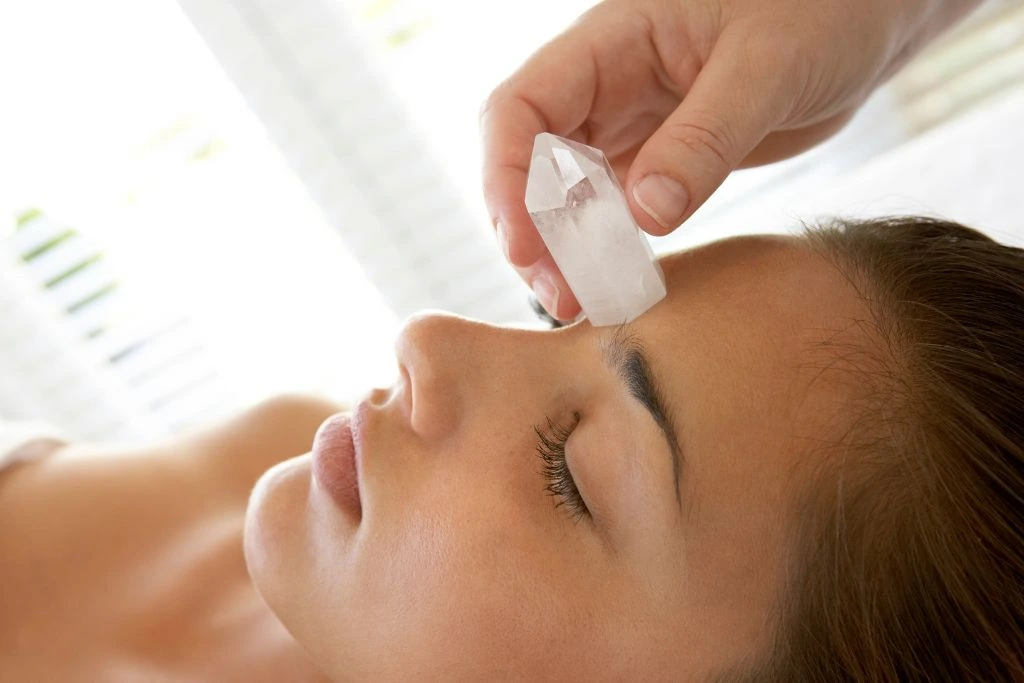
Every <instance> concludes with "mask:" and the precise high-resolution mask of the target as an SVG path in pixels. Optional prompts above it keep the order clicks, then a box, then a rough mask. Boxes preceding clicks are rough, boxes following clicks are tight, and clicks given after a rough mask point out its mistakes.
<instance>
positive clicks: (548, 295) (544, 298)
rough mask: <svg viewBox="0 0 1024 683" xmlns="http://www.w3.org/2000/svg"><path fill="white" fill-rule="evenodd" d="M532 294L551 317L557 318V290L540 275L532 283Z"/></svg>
mask: <svg viewBox="0 0 1024 683" xmlns="http://www.w3.org/2000/svg"><path fill="white" fill-rule="evenodd" d="M533 293H534V295H535V296H536V297H537V301H539V302H540V303H541V305H542V306H543V307H544V309H545V310H547V312H548V313H550V314H551V317H553V318H557V317H558V314H557V313H556V312H555V309H556V308H558V288H557V287H555V286H554V285H553V284H551V281H550V280H548V279H547V278H546V277H544V276H543V275H542V276H541V277H538V278H537V279H535V280H534V281H533Z"/></svg>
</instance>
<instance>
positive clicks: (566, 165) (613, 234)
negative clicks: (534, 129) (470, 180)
mask: <svg viewBox="0 0 1024 683" xmlns="http://www.w3.org/2000/svg"><path fill="white" fill-rule="evenodd" d="M526 209H527V211H529V212H530V216H531V217H532V218H533V222H534V223H535V224H536V226H537V230H538V231H539V232H540V236H541V237H542V238H543V239H544V244H546V245H547V247H548V251H550V252H551V256H552V257H553V258H554V260H555V263H556V264H558V268H559V269H560V270H561V271H562V275H564V276H565V279H566V281H567V282H568V283H569V287H570V288H572V292H573V294H575V295H576V299H577V300H578V301H579V302H580V306H582V307H583V313H584V315H586V316H587V318H588V319H589V320H590V322H591V324H593V325H618V324H621V323H625V322H630V321H632V320H633V319H635V318H636V317H637V316H639V315H640V314H641V313H643V312H644V311H646V310H647V309H649V308H650V307H651V306H653V305H654V304H656V303H658V302H659V301H661V300H662V299H663V298H664V297H665V276H664V274H663V273H662V272H661V266H659V265H658V262H657V261H656V260H655V258H654V252H653V251H652V250H651V246H650V244H648V243H647V239H646V237H645V236H644V234H643V233H642V232H641V231H640V227H639V226H638V225H637V224H636V221H634V220H633V215H632V214H631V213H630V212H629V205H628V204H627V203H626V197H625V194H624V193H623V192H622V186H620V185H619V181H618V179H616V177H615V173H613V172H612V169H611V166H609V165H608V160H607V159H606V158H605V156H604V154H603V153H602V152H601V150H599V149H595V148H593V147H588V146H586V145H584V144H581V143H579V142H574V141H572V140H566V139H565V138H560V137H558V136H557V135H552V134H550V133H541V134H540V135H538V136H537V139H536V141H535V142H534V145H533V160H532V161H531V162H530V174H529V178H528V180H527V182H526Z"/></svg>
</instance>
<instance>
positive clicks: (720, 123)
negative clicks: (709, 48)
mask: <svg viewBox="0 0 1024 683" xmlns="http://www.w3.org/2000/svg"><path fill="white" fill-rule="evenodd" d="M750 51H751V50H750V47H749V45H748V46H736V47H735V48H730V47H729V46H727V45H724V44H722V43H721V42H720V43H719V45H718V47H717V48H716V50H715V51H714V52H713V53H712V54H711V57H710V59H709V60H708V62H707V63H706V64H705V66H704V68H703V69H701V71H700V74H699V75H698V76H697V79H696V80H695V81H694V83H693V86H692V87H691V88H690V90H689V92H688V93H686V95H685V96H684V98H683V101H682V102H681V103H680V105H679V106H678V107H677V108H676V110H675V111H674V112H672V114H671V115H670V116H669V117H668V119H666V120H665V122H664V123H663V124H662V125H661V127H660V128H658V130H657V131H655V133H654V135H652V136H651V137H650V139H648V140H647V142H646V143H645V144H644V145H643V147H641V148H640V151H639V153H638V154H637V156H636V159H635V160H634V162H633V165H632V166H631V167H630V170H629V174H628V177H627V187H629V188H632V189H631V191H630V192H629V194H630V205H631V208H632V210H633V215H634V216H635V217H636V219H637V222H638V223H639V224H640V226H641V227H642V228H643V229H644V230H645V231H646V232H648V233H650V234H652V235H666V234H668V233H670V232H671V231H673V230H674V229H675V228H676V227H677V226H678V225H679V224H680V223H682V222H683V220H685V219H686V218H687V217H689V216H690V215H691V214H693V212H694V211H696V210H697V208H698V207H699V206H700V205H701V204H703V203H704V202H705V201H707V199H708V197H710V196H711V194H712V193H713V192H714V191H715V190H716V189H718V186H719V185H721V184H722V181H724V180H725V178H726V177H727V176H728V175H729V173H731V172H732V171H733V169H735V168H736V167H737V166H739V165H740V163H741V162H742V161H743V159H744V157H746V156H747V155H748V154H749V153H750V152H751V150H753V149H754V148H755V147H756V146H757V145H758V143H760V142H761V140H763V139H764V137H765V136H766V135H767V134H768V133H769V132H771V130H772V128H774V127H775V126H776V125H777V124H778V122H779V121H781V120H782V114H781V112H782V111H783V109H784V101H783V100H784V98H786V90H785V87H784V83H783V82H782V81H780V80H778V79H777V78H776V77H774V76H776V74H768V73H761V72H760V71H755V69H757V68H758V67H760V68H761V69H763V70H764V71H776V68H775V67H774V66H773V65H772V64H771V62H770V61H769V60H757V59H753V58H752V57H751V54H750ZM766 80H769V81H771V82H770V83H768V82H766ZM776 83H777V84H778V85H776ZM773 86H774V87H773Z"/></svg>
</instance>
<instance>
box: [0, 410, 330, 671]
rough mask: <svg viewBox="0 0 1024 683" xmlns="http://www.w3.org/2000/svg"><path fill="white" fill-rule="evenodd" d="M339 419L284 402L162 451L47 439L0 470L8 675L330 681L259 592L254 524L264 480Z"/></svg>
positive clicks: (2, 630)
mask: <svg viewBox="0 0 1024 683" xmlns="http://www.w3.org/2000/svg"><path fill="white" fill-rule="evenodd" d="M341 409H342V406H340V405H338V404H335V403H332V402H329V401H325V400H322V399H318V398H311V397H304V396H281V397H277V398H274V399H271V400H269V401H266V402H264V403H261V404H260V405H258V406H255V407H253V408H251V409H249V410H246V411H245V412H243V413H242V414H240V415H238V416H236V417H234V418H232V419H230V420H228V421H226V422H222V423H220V424H217V425H216V426H214V427H211V428H209V429H205V430H203V431H202V432H199V433H195V434H190V435H187V436H183V437H177V438H173V439H170V440H168V441H166V442H164V443H159V444H146V445H145V446H131V445H121V446H111V445H104V444H72V445H66V446H56V447H55V446H54V445H52V444H51V445H49V450H50V451H51V452H50V453H48V454H45V456H44V457H42V459H40V460H38V461H37V462H33V463H30V464H25V465H20V466H16V467H14V468H12V469H10V470H6V471H4V472H0V672H2V674H0V678H2V679H3V680H4V681H19V682H20V681H25V682H26V683H28V682H29V681H31V682H35V681H60V682H61V683H97V682H98V681H102V682H103V683H137V682H139V681H145V683H186V682H187V683H280V682H281V681H288V682H289V683H293V682H294V683H329V682H330V680H331V679H329V678H328V677H326V676H325V675H324V674H323V673H322V672H321V671H320V670H319V669H318V668H317V667H316V666H315V665H314V664H313V663H312V662H311V661H310V660H309V657H308V656H307V655H306V653H305V651H304V650H303V648H302V647H301V646H300V645H299V644H298V643H297V642H296V641H295V639H294V638H293V637H292V636H291V635H290V634H289V633H288V632H287V631H286V630H285V628H284V627H283V626H282V625H281V622H280V621H279V620H278V619H277V617H276V616H275V615H274V614H273V613H272V612H271V611H270V610H269V609H268V608H267V606H266V605H265V604H264V602H263V600H262V599H261V598H260V596H259V594H258V593H257V592H256V590H255V588H254V587H253V584H252V581H251V580H250V578H249V574H248V571H247V569H246V566H245V560H244V555H243V552H242V529H243V525H244V522H245V510H246V503H247V500H248V497H249V493H250V492H251V490H252V487H253V484H254V483H255V482H256V480H257V479H258V478H259V477H260V475H262V474H263V473H264V472H265V471H266V470H267V469H268V468H269V467H271V466H272V465H274V464H276V463H278V462H281V461H282V460H285V459H287V458H290V457H293V456H294V455H296V454H299V453H304V452H306V451H308V450H309V447H310V444H311V443H312V440H313V434H314V433H315V432H316V429H317V427H319V425H320V423H321V422H323V421H324V420H325V419H326V418H327V417H328V416H330V415H332V414H334V413H336V412H338V411H339V410H341ZM40 455H43V454H42V453H40Z"/></svg>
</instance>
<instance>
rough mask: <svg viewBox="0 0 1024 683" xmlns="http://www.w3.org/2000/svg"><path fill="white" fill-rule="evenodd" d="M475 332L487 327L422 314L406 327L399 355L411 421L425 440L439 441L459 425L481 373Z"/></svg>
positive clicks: (463, 320)
mask: <svg viewBox="0 0 1024 683" xmlns="http://www.w3.org/2000/svg"><path fill="white" fill-rule="evenodd" d="M475 327H487V326H486V325H484V324H483V323H476V322H472V321H469V320H466V319H464V318H459V317H457V316H454V315H449V314H444V313H418V314H416V315H413V316H412V317H410V318H409V319H408V320H406V322H405V324H404V325H403V326H402V330H401V332H400V333H399V335H398V340H397V342H396V343H395V356H396V357H397V358H398V365H399V368H400V369H401V371H402V374H403V376H404V377H405V378H406V381H407V387H406V389H407V391H408V392H409V397H408V399H407V401H408V402H409V404H408V406H407V407H408V410H409V421H410V423H411V425H412V429H413V431H414V432H416V433H417V434H418V435H419V436H420V437H422V438H423V439H425V440H430V441H436V440H440V439H443V438H444V437H445V436H447V435H449V434H451V433H452V432H453V431H454V430H455V429H456V427H457V426H458V423H459V419H460V417H461V414H462V411H463V408H464V405H465V399H466V396H467V392H469V391H471V389H470V388H469V387H468V386H467V383H468V381H469V379H470V378H472V377H473V376H474V375H476V374H477V373H479V371H480V370H481V368H479V367H477V366H478V365H479V364H480V359H479V357H478V355H479V354H478V353H477V352H476V351H475V350H474V347H475V346H477V345H476V344H475V343H474V342H473V341H472V340H471V339H470V337H471V334H470V333H471V332H472V331H473V328H475Z"/></svg>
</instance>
